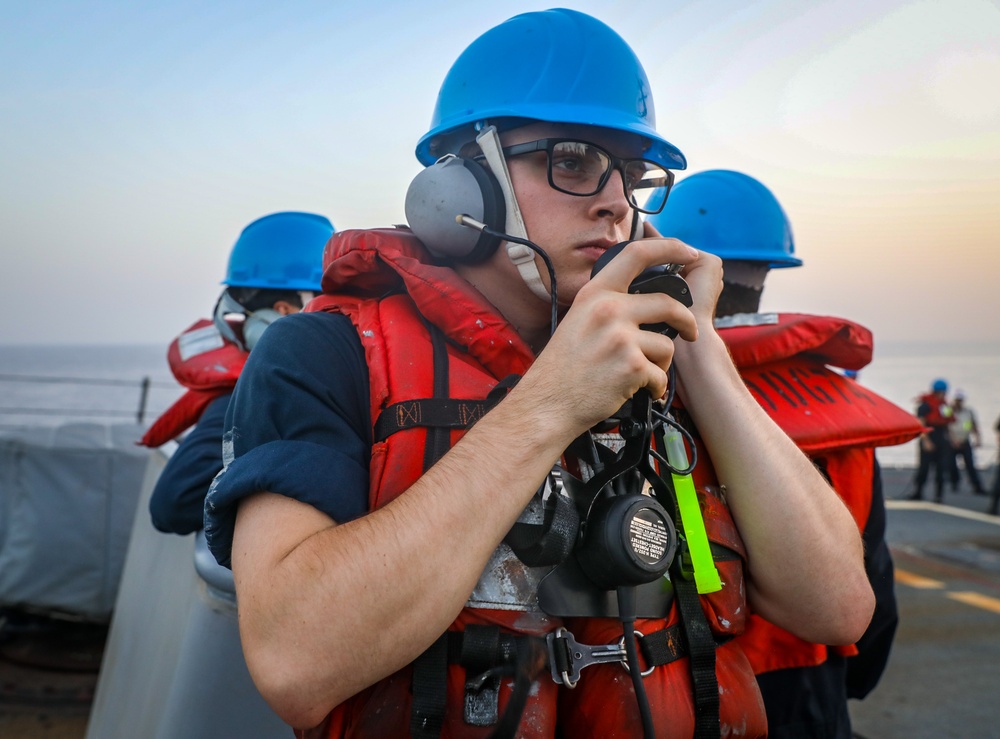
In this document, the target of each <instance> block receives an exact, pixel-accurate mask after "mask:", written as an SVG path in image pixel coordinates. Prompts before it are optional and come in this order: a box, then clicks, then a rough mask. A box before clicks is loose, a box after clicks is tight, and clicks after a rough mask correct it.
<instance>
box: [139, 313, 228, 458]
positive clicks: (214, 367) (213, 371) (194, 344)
mask: <svg viewBox="0 0 1000 739" xmlns="http://www.w3.org/2000/svg"><path fill="white" fill-rule="evenodd" d="M246 361H247V352H245V351H243V350H242V349H241V348H240V347H238V346H237V345H236V344H234V343H233V342H231V341H229V340H228V339H226V338H224V337H223V336H222V334H221V333H219V329H217V328H216V327H215V324H213V323H212V321H210V320H208V319H207V318H202V319H200V320H198V321H195V322H194V323H193V324H191V325H190V326H189V327H188V328H187V329H185V330H184V332H183V333H181V335H180V336H178V337H177V338H176V339H174V340H173V341H172V342H171V343H170V347H169V348H168V349H167V363H168V364H169V365H170V371H171V372H173V374H174V377H175V378H177V382H179V383H180V384H181V385H183V386H184V387H186V388H187V389H188V390H187V392H186V393H184V394H183V395H182V396H181V397H180V398H179V399H178V400H177V401H176V402H175V403H174V404H173V405H172V406H170V407H169V408H168V409H167V410H166V411H164V412H163V415H161V416H160V417H159V418H157V419H156V420H155V421H154V422H153V423H152V425H150V427H149V429H148V430H147V431H146V433H145V435H144V436H143V437H142V439H141V440H140V441H139V443H140V444H142V445H143V446H148V447H150V448H156V447H158V446H161V445H162V444H166V443H167V442H168V441H170V440H171V439H173V438H176V437H177V436H178V435H179V434H181V433H182V432H184V431H185V430H186V429H188V428H190V427H191V426H193V425H194V424H196V423H197V422H198V419H199V418H201V414H202V413H204V412H205V408H207V407H208V404H209V403H211V402H212V401H213V400H215V399H216V398H218V397H220V396H221V395H225V394H226V393H228V392H230V391H231V390H232V389H233V388H234V387H235V386H236V380H238V379H239V376H240V372H242V371H243V365H244V364H246Z"/></svg>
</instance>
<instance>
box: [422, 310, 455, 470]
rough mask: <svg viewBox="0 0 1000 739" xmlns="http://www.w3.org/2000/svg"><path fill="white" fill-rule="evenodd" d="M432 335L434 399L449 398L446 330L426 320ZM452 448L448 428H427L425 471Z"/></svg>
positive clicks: (425, 322)
mask: <svg viewBox="0 0 1000 739" xmlns="http://www.w3.org/2000/svg"><path fill="white" fill-rule="evenodd" d="M424 324H425V325H426V326H427V330H428V332H430V335H431V349H432V355H433V357H434V399H435V400H447V398H448V387H449V382H448V381H449V377H448V345H447V344H446V343H445V338H444V332H442V331H441V329H439V328H438V327H437V326H435V325H434V324H433V323H431V322H430V321H424ZM450 448H451V437H450V435H449V432H448V429H447V428H444V427H441V426H432V427H430V428H429V429H428V430H427V444H425V445H424V472H426V471H427V470H429V469H430V468H431V467H433V466H434V463H435V462H437V461H438V460H439V459H441V457H443V456H444V455H445V454H447V453H448V450H449V449H450Z"/></svg>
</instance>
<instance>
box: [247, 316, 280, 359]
mask: <svg viewBox="0 0 1000 739" xmlns="http://www.w3.org/2000/svg"><path fill="white" fill-rule="evenodd" d="M279 318H281V313H278V311H276V310H272V309H271V308H261V309H260V310H255V311H254V312H253V313H249V314H248V315H247V317H246V320H245V321H244V322H243V343H244V344H245V345H246V348H247V351H250V350H251V349H253V348H254V346H255V345H256V344H257V342H258V341H259V340H260V337H261V335H262V334H263V333H264V329H266V328H267V327H268V326H270V325H271V324H272V323H274V322H275V321H277V320H278V319H279Z"/></svg>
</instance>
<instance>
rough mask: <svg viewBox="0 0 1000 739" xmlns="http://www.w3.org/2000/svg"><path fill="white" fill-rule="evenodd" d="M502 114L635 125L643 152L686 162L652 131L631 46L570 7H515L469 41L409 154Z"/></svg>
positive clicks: (429, 154) (436, 153)
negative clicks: (519, 12) (643, 141)
mask: <svg viewBox="0 0 1000 739" xmlns="http://www.w3.org/2000/svg"><path fill="white" fill-rule="evenodd" d="M509 119H521V122H524V123H527V122H529V121H532V120H538V121H548V122H550V123H572V124H581V125H588V126H600V127H602V128H611V129H616V130H619V131H625V132H628V133H633V134H637V135H639V136H642V137H644V139H646V142H647V146H648V148H646V149H645V151H644V153H643V156H644V157H645V158H647V159H650V160H652V161H655V162H657V163H659V164H660V165H662V166H663V167H667V168H673V169H684V168H685V167H686V166H687V162H686V161H685V159H684V155H683V154H681V152H680V151H679V150H678V149H677V148H676V147H675V146H674V145H673V144H671V143H670V142H668V141H667V140H666V139H664V138H663V137H662V136H660V134H658V133H657V132H656V114H655V112H654V110H653V96H652V93H651V91H650V88H649V80H648V79H647V77H646V72H645V71H644V70H643V68H642V65H641V64H640V63H639V60H638V58H636V55H635V52H633V51H632V49H631V47H629V45H628V44H627V43H625V41H624V40H623V39H622V37H621V36H619V35H618V34H617V33H615V32H614V31H613V30H611V29H610V28H609V27H608V26H606V25H605V24H604V23H602V22H601V21H599V20H597V19H596V18H592V17H591V16H589V15H586V14H584V13H580V12H577V11H575V10H565V9H555V10H544V11H538V12H532V13H524V14H522V15H517V16H514V17H513V18H511V19H509V20H507V21H506V22H504V23H501V24H500V25H499V26H496V27H494V28H492V29H490V30H489V31H487V32H486V33H484V34H483V35H482V36H480V37H479V38H477V39H476V40H475V41H473V42H472V44H470V45H469V47H468V48H467V49H466V50H465V51H463V52H462V54H461V56H459V57H458V60H457V61H456V62H455V63H454V64H453V65H452V67H451V69H450V70H449V71H448V75H447V76H446V77H445V80H444V83H443V84H442V85H441V91H440V92H439V93H438V99H437V105H435V107H434V114H433V116H432V118H431V128H430V130H429V131H428V132H427V133H426V134H424V135H423V137H422V138H421V139H420V141H419V142H418V143H417V152H416V153H417V159H419V160H420V162H421V163H422V164H424V165H431V164H433V163H434V162H435V161H436V160H437V159H439V158H440V157H441V156H443V155H444V154H448V153H457V152H458V151H459V149H461V147H462V146H463V145H464V144H466V143H468V142H470V141H473V140H474V139H475V134H476V124H477V123H480V122H486V123H491V124H494V125H497V128H499V129H503V128H505V127H507V128H509V127H511V126H510V123H511V122H512V121H510V120H509ZM505 124H506V125H505Z"/></svg>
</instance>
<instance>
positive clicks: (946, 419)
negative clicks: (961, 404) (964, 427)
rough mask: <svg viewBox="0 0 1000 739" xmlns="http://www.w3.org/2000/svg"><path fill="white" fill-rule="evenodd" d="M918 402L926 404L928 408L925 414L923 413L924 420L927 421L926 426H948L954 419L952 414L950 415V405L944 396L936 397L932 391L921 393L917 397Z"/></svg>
mask: <svg viewBox="0 0 1000 739" xmlns="http://www.w3.org/2000/svg"><path fill="white" fill-rule="evenodd" d="M919 404H920V405H924V404H926V405H927V407H928V408H929V409H930V410H929V411H928V412H927V414H926V415H924V420H925V421H926V422H927V425H928V426H934V427H941V426H948V425H949V424H951V423H952V422H954V420H955V417H954V415H952V410H951V406H950V405H948V403H947V402H946V401H945V400H944V398H941V397H938V396H937V395H935V394H934V393H927V394H926V395H921V396H920V398H919Z"/></svg>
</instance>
